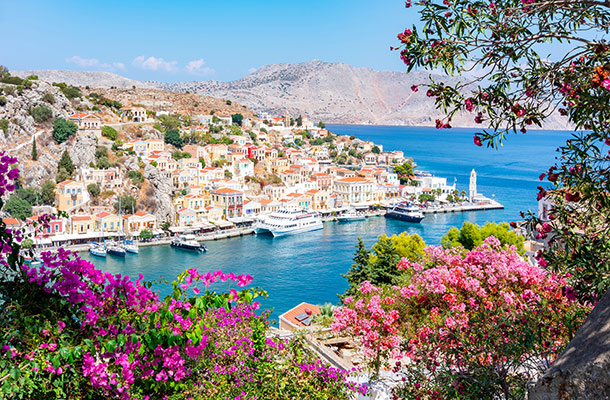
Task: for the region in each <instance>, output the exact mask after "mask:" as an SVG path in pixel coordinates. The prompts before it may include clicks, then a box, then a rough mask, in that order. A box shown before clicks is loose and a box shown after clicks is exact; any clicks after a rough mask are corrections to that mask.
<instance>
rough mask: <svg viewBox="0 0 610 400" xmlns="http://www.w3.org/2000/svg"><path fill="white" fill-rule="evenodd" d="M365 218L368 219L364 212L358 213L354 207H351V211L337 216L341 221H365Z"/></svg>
mask: <svg viewBox="0 0 610 400" xmlns="http://www.w3.org/2000/svg"><path fill="white" fill-rule="evenodd" d="M364 219H366V216H365V215H364V214H358V213H357V212H356V210H355V209H353V208H350V209H349V211H346V212H345V213H343V214H341V215H339V216H338V217H337V221H339V222H352V221H363V220H364Z"/></svg>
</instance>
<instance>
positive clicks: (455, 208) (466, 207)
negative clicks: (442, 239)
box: [421, 200, 504, 214]
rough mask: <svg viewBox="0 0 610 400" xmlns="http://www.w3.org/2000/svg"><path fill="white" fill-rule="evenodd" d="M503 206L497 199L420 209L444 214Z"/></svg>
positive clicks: (499, 208) (429, 212) (424, 211)
mask: <svg viewBox="0 0 610 400" xmlns="http://www.w3.org/2000/svg"><path fill="white" fill-rule="evenodd" d="M503 208H504V206H503V205H502V204H500V203H498V202H497V201H493V200H492V201H490V202H489V203H482V204H468V203H467V204H456V205H454V204H451V205H447V206H440V207H427V208H423V209H422V210H421V212H422V213H424V214H446V213H456V212H468V211H486V210H501V209H503Z"/></svg>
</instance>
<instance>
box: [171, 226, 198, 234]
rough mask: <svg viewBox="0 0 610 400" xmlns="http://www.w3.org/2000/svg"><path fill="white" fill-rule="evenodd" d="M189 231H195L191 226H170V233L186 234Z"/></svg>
mask: <svg viewBox="0 0 610 400" xmlns="http://www.w3.org/2000/svg"><path fill="white" fill-rule="evenodd" d="M189 229H193V228H192V227H190V226H170V227H169V230H170V232H173V233H180V232H184V231H186V230H189Z"/></svg>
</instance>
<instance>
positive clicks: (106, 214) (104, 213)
mask: <svg viewBox="0 0 610 400" xmlns="http://www.w3.org/2000/svg"><path fill="white" fill-rule="evenodd" d="M109 215H112V214H110V213H107V212H106V211H103V212H101V213H98V214H95V216H96V217H98V218H106V217H108V216H109Z"/></svg>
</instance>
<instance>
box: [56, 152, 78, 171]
mask: <svg viewBox="0 0 610 400" xmlns="http://www.w3.org/2000/svg"><path fill="white" fill-rule="evenodd" d="M62 168H64V169H65V170H66V172H67V173H68V174H70V176H72V174H73V173H74V169H75V168H74V163H72V158H70V154H68V151H67V150H64V152H63V154H62V155H61V159H60V160H59V163H58V164H57V171H59V170H61V169H62Z"/></svg>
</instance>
